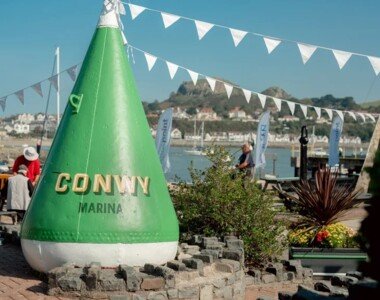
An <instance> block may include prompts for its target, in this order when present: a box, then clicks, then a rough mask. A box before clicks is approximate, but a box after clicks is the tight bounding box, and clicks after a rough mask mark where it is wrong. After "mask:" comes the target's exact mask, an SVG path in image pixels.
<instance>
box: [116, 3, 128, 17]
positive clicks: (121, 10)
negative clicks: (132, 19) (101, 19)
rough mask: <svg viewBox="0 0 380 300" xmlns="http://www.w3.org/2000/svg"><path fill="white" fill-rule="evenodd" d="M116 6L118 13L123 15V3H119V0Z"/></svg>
mask: <svg viewBox="0 0 380 300" xmlns="http://www.w3.org/2000/svg"><path fill="white" fill-rule="evenodd" d="M117 8H118V9H119V14H121V15H123V16H125V14H126V12H125V7H124V4H123V3H121V1H119V2H118V3H117Z"/></svg>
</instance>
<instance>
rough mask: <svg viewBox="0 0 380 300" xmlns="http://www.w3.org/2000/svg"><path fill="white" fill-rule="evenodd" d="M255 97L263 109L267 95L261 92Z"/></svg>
mask: <svg viewBox="0 0 380 300" xmlns="http://www.w3.org/2000/svg"><path fill="white" fill-rule="evenodd" d="M257 97H259V100H260V104H261V107H262V108H263V109H264V107H265V102H267V96H266V95H263V94H257Z"/></svg>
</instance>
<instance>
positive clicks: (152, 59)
mask: <svg viewBox="0 0 380 300" xmlns="http://www.w3.org/2000/svg"><path fill="white" fill-rule="evenodd" d="M128 48H129V49H133V50H135V51H137V52H140V53H142V54H143V55H144V57H145V60H146V63H147V67H148V70H149V71H151V70H152V69H153V68H154V66H155V65H156V62H157V61H158V60H159V61H162V62H163V63H164V64H165V65H166V66H167V68H168V72H169V76H170V78H171V79H173V78H174V77H175V75H176V73H177V71H178V69H182V70H184V71H186V72H187V73H188V74H189V77H190V78H191V80H192V82H193V83H194V85H196V84H197V81H198V79H199V77H200V76H202V77H204V78H205V79H206V80H207V82H208V84H209V86H210V88H211V90H212V91H213V92H214V91H215V85H216V83H217V82H219V83H221V84H222V85H223V86H224V88H225V91H226V95H227V98H228V99H229V98H230V97H231V95H232V92H233V89H237V90H241V91H242V93H243V94H244V97H245V99H246V101H247V102H248V103H249V102H250V100H251V97H252V95H256V96H257V97H258V98H259V101H260V104H261V106H262V108H263V109H264V108H265V105H266V102H267V98H270V99H272V100H273V102H274V104H275V107H276V108H277V110H278V111H281V109H282V108H283V104H286V105H287V106H288V108H289V110H290V113H291V114H292V115H294V113H295V108H296V106H298V107H299V108H300V110H301V111H302V114H303V116H304V117H305V118H308V116H309V115H308V111H309V110H310V109H313V110H314V111H315V113H316V115H317V118H318V119H319V118H321V116H322V110H323V111H324V112H325V113H326V114H327V116H328V117H329V119H330V120H332V118H333V115H334V113H335V114H336V115H338V116H339V117H340V118H341V119H344V117H345V116H346V115H348V116H350V117H352V118H353V119H354V120H355V121H356V120H357V116H359V117H360V118H361V119H362V120H363V122H365V121H366V119H369V120H371V121H372V122H375V121H376V119H375V116H378V115H377V114H370V113H364V112H352V111H342V110H337V109H331V108H322V107H317V106H312V105H305V104H302V103H297V102H293V101H290V100H285V99H280V98H276V97H272V96H268V95H264V94H262V93H259V92H255V91H251V90H248V89H245V88H242V87H241V86H239V85H236V84H232V83H230V82H228V83H227V82H225V81H222V80H220V79H215V78H212V77H210V76H208V75H205V74H202V73H199V72H196V71H194V70H192V69H189V68H186V67H183V66H180V65H178V64H174V63H173V62H170V61H167V60H166V59H164V58H161V57H159V56H156V55H153V54H151V53H148V52H146V51H144V50H142V49H140V48H137V47H135V46H132V45H131V44H128Z"/></svg>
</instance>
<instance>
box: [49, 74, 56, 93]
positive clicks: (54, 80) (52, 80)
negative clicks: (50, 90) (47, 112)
mask: <svg viewBox="0 0 380 300" xmlns="http://www.w3.org/2000/svg"><path fill="white" fill-rule="evenodd" d="M49 81H50V82H51V84H52V85H53V86H54V88H55V90H56V91H58V74H56V75H54V76H52V77H50V78H49Z"/></svg>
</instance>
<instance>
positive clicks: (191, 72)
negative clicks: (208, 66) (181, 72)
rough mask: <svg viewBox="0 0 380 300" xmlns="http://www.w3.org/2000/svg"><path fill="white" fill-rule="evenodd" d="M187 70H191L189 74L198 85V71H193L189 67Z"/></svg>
mask: <svg viewBox="0 0 380 300" xmlns="http://www.w3.org/2000/svg"><path fill="white" fill-rule="evenodd" d="M187 72H189V75H190V77H191V80H192V81H193V83H194V85H197V81H198V75H199V74H198V73H196V72H194V71H191V70H189V69H187Z"/></svg>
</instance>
